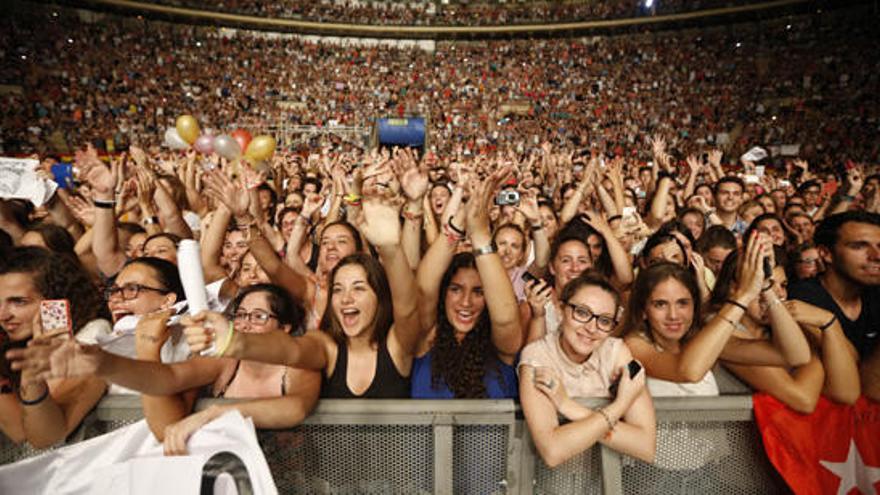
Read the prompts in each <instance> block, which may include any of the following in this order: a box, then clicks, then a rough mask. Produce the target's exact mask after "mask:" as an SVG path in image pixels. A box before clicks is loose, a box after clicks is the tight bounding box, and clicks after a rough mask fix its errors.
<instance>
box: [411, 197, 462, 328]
mask: <svg viewBox="0 0 880 495" xmlns="http://www.w3.org/2000/svg"><path fill="white" fill-rule="evenodd" d="M451 207H452V203H450V204H447V205H446V210H445V211H448V210H449V209H450V208H451ZM464 210H465V209H464V208H458V209H457V210H456V211H455V216H454V217H450V220H449V221H448V222H447V223H446V225H445V226H443V229H442V230H441V232H440V234H439V235H438V236H437V238H436V239H434V242H432V243H431V246H430V247H429V248H428V251H427V252H426V253H425V256H424V257H422V261H421V262H420V263H419V268H418V270H417V271H416V282H417V283H418V286H419V293H420V302H419V315H420V319H421V321H422V328H424V329H426V330H430V329H431V328H433V327H434V325H435V324H436V323H437V304H438V303H439V302H440V282H441V280H442V279H443V273H444V272H445V271H446V268H447V267H448V266H449V263H451V262H452V257H453V256H454V255H455V249H456V247H457V246H458V243H459V241H461V240H462V238H463V237H464V235H465V230H464V213H465V211H464ZM445 211H444V215H445Z"/></svg>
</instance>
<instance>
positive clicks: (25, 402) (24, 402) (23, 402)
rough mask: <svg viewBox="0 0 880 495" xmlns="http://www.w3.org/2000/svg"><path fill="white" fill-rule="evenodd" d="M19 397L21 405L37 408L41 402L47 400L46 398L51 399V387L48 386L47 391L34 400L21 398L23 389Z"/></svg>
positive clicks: (19, 391) (19, 392)
mask: <svg viewBox="0 0 880 495" xmlns="http://www.w3.org/2000/svg"><path fill="white" fill-rule="evenodd" d="M17 395H18V401H19V402H21V405H23V406H36V405H37V404H39V403H40V402H43V401H44V400H46V397H49V385H46V390H44V391H43V393H42V394H40V396H39V397H37V398H36V399H34V400H27V399H25V398H23V397H22V396H21V389H19V390H18V394H17Z"/></svg>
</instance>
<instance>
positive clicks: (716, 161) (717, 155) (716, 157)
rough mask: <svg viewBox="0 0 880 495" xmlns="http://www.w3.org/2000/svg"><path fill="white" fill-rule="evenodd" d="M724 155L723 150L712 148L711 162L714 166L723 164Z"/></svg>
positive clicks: (710, 153)
mask: <svg viewBox="0 0 880 495" xmlns="http://www.w3.org/2000/svg"><path fill="white" fill-rule="evenodd" d="M722 156H724V153H722V152H721V150H712V151H710V152H709V157H708V158H709V164H710V165H712V166H713V167H716V168H717V167H720V166H721V157H722Z"/></svg>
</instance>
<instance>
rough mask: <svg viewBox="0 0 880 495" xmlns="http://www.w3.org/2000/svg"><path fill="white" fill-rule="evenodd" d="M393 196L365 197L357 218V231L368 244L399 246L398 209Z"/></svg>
mask: <svg viewBox="0 0 880 495" xmlns="http://www.w3.org/2000/svg"><path fill="white" fill-rule="evenodd" d="M402 204H403V202H402V201H401V198H400V197H399V196H397V195H394V194H391V193H389V194H386V195H373V196H366V197H365V198H364V201H363V203H362V204H361V211H360V214H359V215H358V218H357V224H358V229H359V230H360V231H361V233H362V234H363V235H364V237H366V239H367V241H369V243H370V244H372V245H374V246H376V247H377V248H380V247H389V246H396V245H398V244H400V207H401V206H402Z"/></svg>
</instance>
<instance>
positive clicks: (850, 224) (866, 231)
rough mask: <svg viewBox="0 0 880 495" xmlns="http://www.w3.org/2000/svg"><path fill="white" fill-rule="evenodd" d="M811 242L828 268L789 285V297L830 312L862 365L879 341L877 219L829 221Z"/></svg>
mask: <svg viewBox="0 0 880 495" xmlns="http://www.w3.org/2000/svg"><path fill="white" fill-rule="evenodd" d="M814 239H815V243H816V246H817V247H818V248H819V254H820V256H821V257H822V260H823V261H824V262H825V265H826V266H827V267H828V268H827V269H826V270H825V273H823V274H822V275H820V276H818V277H816V278H813V279H809V280H804V281H802V282H798V283H797V284H794V285H792V286H791V288H790V289H789V296H790V297H791V298H793V299H800V300H802V301H806V302H808V303H810V304H813V305H815V306H819V307H821V308H824V309H827V310H828V311H831V312H833V313H834V316H835V318H837V320H838V321H840V324H841V326H843V331H844V333H846V336H847V337H848V338H849V340H850V341H851V342H852V344H853V346H854V347H855V348H856V350H857V351H858V353H859V358H860V359H862V360H864V359H866V358H867V357H868V356H870V355H871V353H872V351H874V350H875V349H876V348H877V341H878V340H880V304H877V303H876V301H877V300H878V296H880V287H878V286H880V214H876V213H868V212H865V211H848V212H845V213H839V214H836V215H831V216H830V217H828V218H826V219H825V220H823V221H822V223H820V224H819V227H818V228H817V229H816V233H815V236H814ZM872 301H873V304H872Z"/></svg>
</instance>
